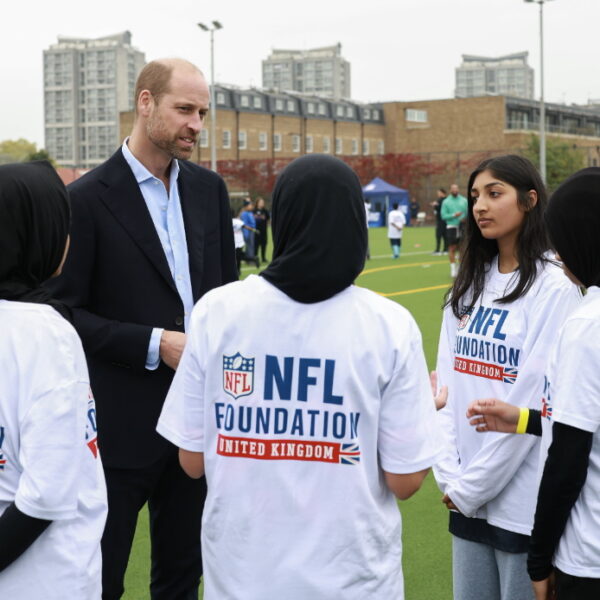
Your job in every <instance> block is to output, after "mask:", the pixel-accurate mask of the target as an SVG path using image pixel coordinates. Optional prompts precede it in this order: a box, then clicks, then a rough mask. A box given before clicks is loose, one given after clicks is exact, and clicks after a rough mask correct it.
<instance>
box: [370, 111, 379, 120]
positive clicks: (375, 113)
mask: <svg viewBox="0 0 600 600" xmlns="http://www.w3.org/2000/svg"><path fill="white" fill-rule="evenodd" d="M371 116H372V117H373V120H374V121H379V111H378V110H377V109H376V108H374V109H373V112H372V114H371Z"/></svg>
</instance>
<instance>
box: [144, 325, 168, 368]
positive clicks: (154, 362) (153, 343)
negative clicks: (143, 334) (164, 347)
mask: <svg viewBox="0 0 600 600" xmlns="http://www.w3.org/2000/svg"><path fill="white" fill-rule="evenodd" d="M163 331H164V329H160V328H158V327H155V328H154V329H153V330H152V335H151V336H150V343H149V344H148V358H146V369H148V371H156V369H158V365H159V364H160V339H161V337H162V334H163Z"/></svg>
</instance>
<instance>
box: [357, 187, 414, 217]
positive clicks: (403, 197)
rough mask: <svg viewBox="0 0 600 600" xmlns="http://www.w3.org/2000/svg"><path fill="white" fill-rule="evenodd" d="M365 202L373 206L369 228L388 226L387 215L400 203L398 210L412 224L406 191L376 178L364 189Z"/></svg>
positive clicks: (370, 212)
mask: <svg viewBox="0 0 600 600" xmlns="http://www.w3.org/2000/svg"><path fill="white" fill-rule="evenodd" d="M363 196H364V197H365V202H369V203H370V204H371V209H370V211H369V227H383V226H385V225H386V224H387V214H388V213H389V212H390V210H392V205H393V204H395V203H396V202H397V203H398V208H399V209H400V210H401V211H402V212H404V216H405V217H406V223H407V224H409V223H410V210H409V204H410V199H409V194H408V192H407V191H406V190H403V189H402V188H399V187H396V186H395V185H392V184H390V183H388V182H387V181H384V180H383V179H380V178H379V177H375V179H373V180H372V181H370V182H369V183H367V185H365V186H364V187H363Z"/></svg>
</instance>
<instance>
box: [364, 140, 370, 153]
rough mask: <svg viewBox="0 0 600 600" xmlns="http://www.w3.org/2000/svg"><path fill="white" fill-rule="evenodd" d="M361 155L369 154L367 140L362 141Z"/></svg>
mask: <svg viewBox="0 0 600 600" xmlns="http://www.w3.org/2000/svg"><path fill="white" fill-rule="evenodd" d="M362 153H363V155H367V154H369V140H363V143H362Z"/></svg>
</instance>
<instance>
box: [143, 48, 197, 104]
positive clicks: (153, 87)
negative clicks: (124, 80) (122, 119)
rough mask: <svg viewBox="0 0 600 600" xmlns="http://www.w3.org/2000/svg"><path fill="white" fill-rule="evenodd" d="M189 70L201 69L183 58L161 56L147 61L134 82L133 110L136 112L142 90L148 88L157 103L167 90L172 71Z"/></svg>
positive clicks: (192, 71) (195, 71) (191, 71)
mask: <svg viewBox="0 0 600 600" xmlns="http://www.w3.org/2000/svg"><path fill="white" fill-rule="evenodd" d="M174 71H178V72H183V73H185V72H186V71H189V72H190V73H200V75H203V73H202V71H201V70H200V69H199V68H198V67H197V66H196V65H194V64H193V63H191V62H189V61H188V60H185V59H183V58H161V59H158V60H153V61H151V62H149V63H148V64H147V65H146V66H145V67H144V68H143V69H142V70H141V71H140V74H139V75H138V78H137V81H136V84H135V112H136V114H137V112H138V106H137V105H138V100H139V98H140V94H141V93H142V92H143V91H144V90H148V91H149V92H150V94H151V95H152V97H153V98H154V101H155V102H156V103H157V104H158V103H159V102H160V99H161V97H162V96H163V95H164V94H166V93H167V92H169V90H170V84H171V79H172V77H173V72H174Z"/></svg>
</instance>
